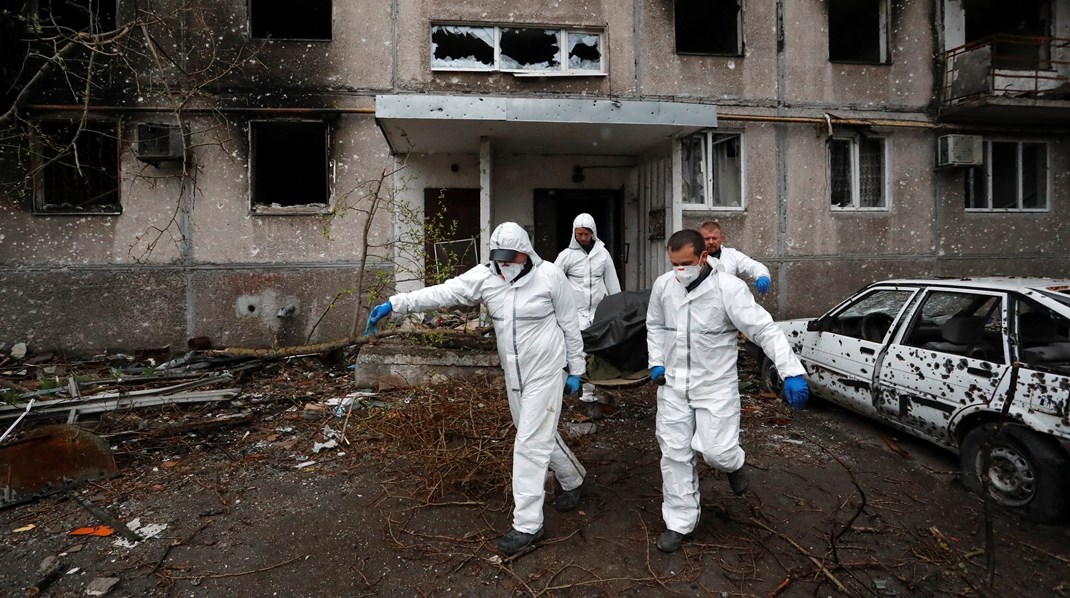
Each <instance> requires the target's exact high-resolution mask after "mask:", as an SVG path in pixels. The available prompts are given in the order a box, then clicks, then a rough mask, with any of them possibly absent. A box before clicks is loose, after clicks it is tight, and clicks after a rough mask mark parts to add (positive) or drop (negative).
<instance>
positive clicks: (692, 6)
mask: <svg viewBox="0 0 1070 598" xmlns="http://www.w3.org/2000/svg"><path fill="white" fill-rule="evenodd" d="M741 15H742V11H741V10H740V3H739V0H676V3H675V15H674V16H675V21H676V52H677V53H678V54H727V55H732V56H735V55H739V54H742V53H743V48H742V47H741V44H740V20H741V19H740V17H741Z"/></svg>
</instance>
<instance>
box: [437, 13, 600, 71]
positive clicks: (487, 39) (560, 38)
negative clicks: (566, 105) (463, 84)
mask: <svg viewBox="0 0 1070 598" xmlns="http://www.w3.org/2000/svg"><path fill="white" fill-rule="evenodd" d="M563 47H564V49H565V50H567V52H568V53H567V56H566V55H565V52H564V51H563ZM431 68H432V69H433V70H452V71H457V70H461V71H464V70H475V71H506V72H512V73H516V74H518V75H521V76H522V75H525V74H529V73H532V74H536V75H545V74H557V73H561V74H565V73H576V74H601V73H603V72H604V70H605V69H604V60H603V52H602V34H601V33H597V32H590V31H567V30H562V29H546V28H532V27H496V26H490V25H483V26H470V25H432V26H431Z"/></svg>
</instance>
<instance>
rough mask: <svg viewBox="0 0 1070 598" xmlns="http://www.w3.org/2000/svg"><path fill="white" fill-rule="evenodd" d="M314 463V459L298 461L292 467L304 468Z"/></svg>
mask: <svg viewBox="0 0 1070 598" xmlns="http://www.w3.org/2000/svg"><path fill="white" fill-rule="evenodd" d="M315 464H316V462H315V461H305V462H303V463H298V464H297V465H294V469H304V468H306V467H312V466H313V465H315Z"/></svg>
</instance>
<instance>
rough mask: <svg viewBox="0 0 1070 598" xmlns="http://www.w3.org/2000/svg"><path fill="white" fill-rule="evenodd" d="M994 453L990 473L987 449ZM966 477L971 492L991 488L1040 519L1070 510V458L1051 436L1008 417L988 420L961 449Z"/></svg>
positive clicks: (1006, 503)
mask: <svg viewBox="0 0 1070 598" xmlns="http://www.w3.org/2000/svg"><path fill="white" fill-rule="evenodd" d="M985 451H988V454H989V455H991V456H990V459H991V463H990V466H989V472H988V474H987V478H986V477H985V475H984V474H983V472H982V468H983V467H984V453H985ZM959 464H960V467H961V469H962V483H963V485H964V486H966V488H967V489H969V490H970V491H971V492H974V493H976V494H978V495H980V496H984V494H985V492H986V491H987V492H988V494H989V496H991V497H992V500H993V501H994V502H995V503H996V504H998V505H999V506H1001V507H1003V508H1005V509H1008V510H1010V511H1012V512H1015V513H1017V514H1019V515H1020V516H1021V517H1022V518H1024V519H1027V520H1029V521H1037V522H1044V523H1047V522H1055V521H1061V520H1064V519H1066V518H1067V516H1068V515H1070V503H1068V501H1067V496H1070V459H1068V457H1067V455H1066V452H1065V451H1064V450H1063V449H1062V448H1061V447H1060V446H1059V445H1058V443H1056V442H1055V441H1054V440H1052V439H1051V438H1048V437H1046V436H1044V435H1042V434H1038V433H1037V432H1034V431H1032V430H1030V429H1028V428H1025V427H1022V426H1019V425H1015V424H1008V423H987V424H983V425H980V426H978V427H976V428H974V429H973V430H971V431H970V432H969V434H967V435H966V437H965V438H963V440H962V444H961V445H960V452H959Z"/></svg>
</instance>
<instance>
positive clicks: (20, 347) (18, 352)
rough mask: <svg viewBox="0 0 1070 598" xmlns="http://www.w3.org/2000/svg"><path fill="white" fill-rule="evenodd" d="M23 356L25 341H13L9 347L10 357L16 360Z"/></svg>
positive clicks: (24, 355) (24, 353) (24, 354)
mask: <svg viewBox="0 0 1070 598" xmlns="http://www.w3.org/2000/svg"><path fill="white" fill-rule="evenodd" d="M23 357H26V343H15V344H14V345H13V346H12V347H11V358H12V359H16V360H18V359H22V358H23Z"/></svg>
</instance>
